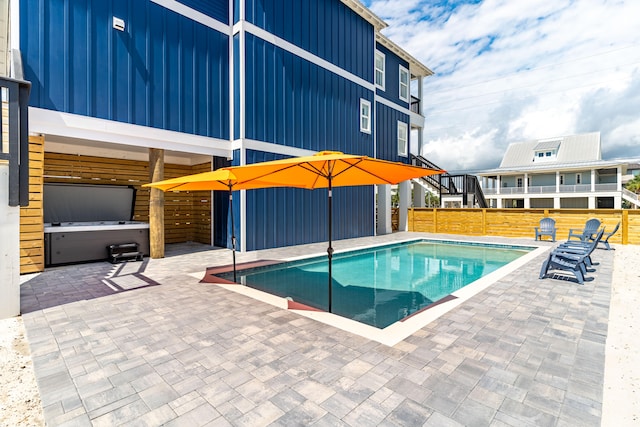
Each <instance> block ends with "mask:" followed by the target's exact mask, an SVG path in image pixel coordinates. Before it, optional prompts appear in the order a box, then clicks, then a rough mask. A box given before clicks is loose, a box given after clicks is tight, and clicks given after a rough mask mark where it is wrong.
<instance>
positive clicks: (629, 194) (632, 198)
mask: <svg viewBox="0 0 640 427" xmlns="http://www.w3.org/2000/svg"><path fill="white" fill-rule="evenodd" d="M622 197H624V198H625V199H626V200H628V201H629V202H631V203H633V204H634V205H636V206H640V196H639V195H637V194H636V193H634V192H633V191H629V190H627V189H626V188H623V189H622Z"/></svg>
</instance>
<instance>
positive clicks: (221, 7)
mask: <svg viewBox="0 0 640 427" xmlns="http://www.w3.org/2000/svg"><path fill="white" fill-rule="evenodd" d="M136 1H139V0H136ZM178 1H179V2H180V3H182V4H184V5H185V6H189V7H190V8H192V9H195V10H197V11H198V12H202V13H204V14H205V15H207V16H210V17H211V18H213V19H215V20H216V21H220V22H224V23H225V24H228V23H229V1H228V0H178Z"/></svg>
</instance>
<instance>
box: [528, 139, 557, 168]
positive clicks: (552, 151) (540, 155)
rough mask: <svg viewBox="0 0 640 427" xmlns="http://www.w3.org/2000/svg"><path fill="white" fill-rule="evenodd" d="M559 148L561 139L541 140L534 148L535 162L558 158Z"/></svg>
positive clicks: (550, 160)
mask: <svg viewBox="0 0 640 427" xmlns="http://www.w3.org/2000/svg"><path fill="white" fill-rule="evenodd" d="M559 148H560V141H559V140H554V141H544V142H539V143H538V145H536V146H535V147H534V148H533V162H534V163H537V162H552V161H554V160H557V158H558V149H559Z"/></svg>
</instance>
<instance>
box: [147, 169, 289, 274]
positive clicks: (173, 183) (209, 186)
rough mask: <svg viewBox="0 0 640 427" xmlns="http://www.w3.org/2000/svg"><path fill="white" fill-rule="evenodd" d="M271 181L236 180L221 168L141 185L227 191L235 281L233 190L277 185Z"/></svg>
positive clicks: (229, 172)
mask: <svg viewBox="0 0 640 427" xmlns="http://www.w3.org/2000/svg"><path fill="white" fill-rule="evenodd" d="M277 186H278V185H276V184H274V183H271V182H262V181H260V180H258V179H253V180H251V181H248V182H243V181H240V180H238V178H237V176H236V175H235V174H234V173H233V172H232V171H230V170H228V169H225V168H222V169H218V170H215V171H210V172H202V173H196V174H193V175H186V176H181V177H178V178H172V179H166V180H164V181H157V182H152V183H150V184H144V185H143V187H152V188H158V189H160V190H162V191H207V190H223V191H228V192H229V206H230V209H231V248H232V253H233V281H234V282H235V281H236V234H235V224H234V218H233V191H236V190H250V189H255V188H265V187H277Z"/></svg>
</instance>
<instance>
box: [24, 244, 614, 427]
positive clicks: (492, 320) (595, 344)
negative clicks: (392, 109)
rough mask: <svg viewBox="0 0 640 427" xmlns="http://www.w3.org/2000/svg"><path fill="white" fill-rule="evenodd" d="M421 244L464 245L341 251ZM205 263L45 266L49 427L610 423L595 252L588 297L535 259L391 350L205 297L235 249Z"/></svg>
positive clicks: (36, 288)
mask: <svg viewBox="0 0 640 427" xmlns="http://www.w3.org/2000/svg"><path fill="white" fill-rule="evenodd" d="M420 236H425V237H438V238H442V237H451V238H455V239H458V240H461V239H465V238H463V237H461V236H442V235H436V236H434V235H428V236H427V235H421V234H418V233H395V234H393V235H390V236H380V237H376V238H365V239H352V240H344V241H338V242H335V245H334V246H335V247H336V249H344V248H347V247H354V246H358V245H363V244H370V243H372V242H379V243H382V242H387V241H390V240H399V239H406V238H411V237H420ZM466 239H469V240H481V241H492V242H508V243H525V244H528V245H530V244H532V243H533V241H532V240H526V239H501V238H490V239H489V238H486V237H483V238H473V239H471V238H466ZM542 244H543V245H549V246H550V244H549V243H542ZM325 248H326V245H325V244H314V245H305V246H298V247H294V248H282V249H274V250H269V251H260V252H255V253H244V254H238V261H239V262H245V261H252V260H256V259H279V258H283V257H291V256H296V255H301V254H305V253H323V252H324V251H325ZM202 249H203V247H202V246H198V245H178V246H174V247H172V248H169V249H168V253H167V257H166V258H164V259H161V260H148V259H145V261H144V262H135V263H126V264H119V265H111V264H109V263H107V262H99V263H91V264H82V265H75V266H66V267H56V268H49V269H47V270H46V271H45V272H44V273H42V274H40V275H38V276H35V277H33V278H30V279H29V280H27V281H26V283H24V284H23V285H22V309H23V313H24V314H23V319H24V324H25V328H26V330H27V336H28V340H29V344H30V346H31V351H32V355H33V361H34V368H35V373H36V377H37V381H38V386H39V389H40V393H41V398H42V404H43V407H44V415H45V420H46V422H47V424H48V425H77V426H83V425H96V426H112V425H118V424H128V425H149V426H156V425H180V426H199V425H202V426H205V425H206V426H218V425H234V426H260V425H275V426H292V425H317V426H325V425H327V426H328V425H349V426H374V425H381V426H414V425H427V426H458V425H469V426H485V425H496V426H523V425H535V426H568V425H576V426H577V425H579V426H598V425H600V419H601V408H602V393H603V377H604V355H605V339H606V336H607V321H608V314H609V300H610V291H611V276H612V267H613V254H612V252H610V251H602V250H598V251H597V252H595V254H594V258H595V260H596V261H599V262H600V265H598V266H597V272H595V273H590V276H592V277H594V278H595V280H593V281H590V282H585V285H584V286H580V285H578V284H576V283H575V282H570V281H561V280H554V279H546V280H539V279H538V273H539V269H540V265H541V264H542V261H543V257H538V258H536V259H535V260H534V261H532V262H529V263H528V264H527V265H525V266H524V267H522V268H520V269H518V271H516V272H514V273H511V274H509V275H507V276H506V277H505V278H503V279H501V280H499V281H498V282H497V283H495V284H494V285H492V286H491V287H489V288H488V289H487V290H485V291H483V292H481V293H479V294H478V295H476V296H474V297H472V298H471V299H470V300H469V301H467V302H465V303H464V304H463V305H461V306H460V307H457V308H455V309H453V310H452V311H450V312H449V313H447V314H445V315H444V316H442V317H440V318H439V319H438V320H436V321H434V322H433V323H431V324H429V325H427V326H426V327H424V328H422V329H421V330H419V331H418V332H416V333H415V334H413V335H412V336H410V337H409V338H407V339H405V340H404V341H402V342H400V343H399V344H397V345H395V346H394V347H387V346H385V345H383V344H379V343H377V342H374V341H369V340H367V339H364V338H362V337H359V336H357V335H353V334H350V333H348V332H345V331H342V330H340V329H336V328H333V327H330V326H327V325H325V324H323V323H319V322H316V321H314V320H311V319H308V318H306V317H302V316H300V315H298V314H297V313H295V312H291V311H287V310H282V309H279V308H276V307H274V306H271V305H268V304H266V303H262V302H259V301H256V300H253V299H251V298H248V297H244V296H242V295H239V294H237V293H234V292H230V291H228V290H225V289H222V288H220V287H219V286H217V285H214V284H207V283H199V282H200V278H202V277H203V275H204V272H205V268H206V267H211V266H215V265H223V264H228V263H229V262H230V252H229V251H228V250H223V249H217V250H206V251H203V250H202ZM195 250H197V252H193V253H188V254H184V253H185V252H189V251H195Z"/></svg>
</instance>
